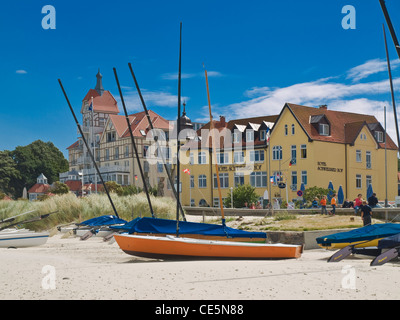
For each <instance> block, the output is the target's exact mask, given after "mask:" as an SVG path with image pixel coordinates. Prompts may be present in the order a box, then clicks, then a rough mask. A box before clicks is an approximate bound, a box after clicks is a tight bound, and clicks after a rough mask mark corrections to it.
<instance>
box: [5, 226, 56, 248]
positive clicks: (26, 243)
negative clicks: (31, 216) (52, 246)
mask: <svg viewBox="0 0 400 320" xmlns="http://www.w3.org/2000/svg"><path fill="white" fill-rule="evenodd" d="M48 238H49V234H48V233H44V232H43V233H42V232H40V233H39V232H33V231H28V232H22V231H18V230H16V231H14V232H0V248H27V247H36V246H40V245H43V244H45V243H46V242H47V239H48Z"/></svg>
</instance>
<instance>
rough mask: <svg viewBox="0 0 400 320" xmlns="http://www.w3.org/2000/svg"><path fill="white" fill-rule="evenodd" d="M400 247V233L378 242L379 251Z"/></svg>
mask: <svg viewBox="0 0 400 320" xmlns="http://www.w3.org/2000/svg"><path fill="white" fill-rule="evenodd" d="M398 246H400V233H398V234H395V235H394V236H390V237H387V238H384V239H382V240H379V241H378V248H379V249H386V248H394V247H398Z"/></svg>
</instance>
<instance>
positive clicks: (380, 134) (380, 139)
mask: <svg viewBox="0 0 400 320" xmlns="http://www.w3.org/2000/svg"><path fill="white" fill-rule="evenodd" d="M375 139H376V141H378V142H383V132H382V131H375Z"/></svg>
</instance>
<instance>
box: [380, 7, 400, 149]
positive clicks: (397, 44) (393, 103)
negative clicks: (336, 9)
mask: <svg viewBox="0 0 400 320" xmlns="http://www.w3.org/2000/svg"><path fill="white" fill-rule="evenodd" d="M379 3H380V4H381V7H382V11H383V14H384V16H385V20H386V23H387V25H388V28H389V31H390V34H391V36H392V39H393V43H394V45H395V47H396V51H397V55H398V56H399V59H400V46H399V41H398V40H397V37H396V33H395V31H394V28H393V25H392V21H391V20H390V17H389V13H388V11H387V9H386V5H385V1H384V0H379ZM382 27H383V36H384V38H385V49H386V60H387V65H388V72H389V80H390V90H391V95H392V105H393V114H394V123H395V125H396V134H397V148H398V150H400V136H399V126H398V123H397V112H396V103H395V99H394V91H393V81H392V72H391V69H390V60H389V52H388V47H387V41H386V32H385V26H384V25H383V26H382Z"/></svg>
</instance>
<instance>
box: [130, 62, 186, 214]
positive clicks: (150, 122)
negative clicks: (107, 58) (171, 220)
mask: <svg viewBox="0 0 400 320" xmlns="http://www.w3.org/2000/svg"><path fill="white" fill-rule="evenodd" d="M128 66H129V70H130V72H131V75H132V78H133V81H134V83H135V86H136V90H137V92H138V94H139V98H140V101H141V103H142V106H143V109H144V112H145V114H146V118H147V121H148V123H149V126H150V129H151V130H152V132H153V138H154V142H155V143H156V148H157V150H159V152H158V154H159V155H161V159H162V163H163V165H164V169H165V173H166V174H167V178H168V180H169V184H170V186H171V190H172V193H173V194H174V196H175V199H176V201H177V202H179V206H180V212H181V215H182V218H183V220H184V221H186V217H185V213H184V211H183V208H182V204H181V202H180V201H179V194H178V193H177V192H176V189H175V183H174V181H173V179H172V176H171V172H170V170H169V168H168V165H167V160H166V159H165V158H164V152H163V150H162V148H161V146H160V143H159V139H158V136H156V135H154V133H155V132H154V126H153V123H152V121H151V118H150V114H149V111H148V110H147V107H146V103H145V101H144V99H143V95H142V92H141V90H140V87H139V84H138V81H137V79H136V76H135V73H134V72H133V68H132V64H131V63H128ZM168 149H169V150H171V149H170V148H169V146H168V145H166V148H165V150H168Z"/></svg>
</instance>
